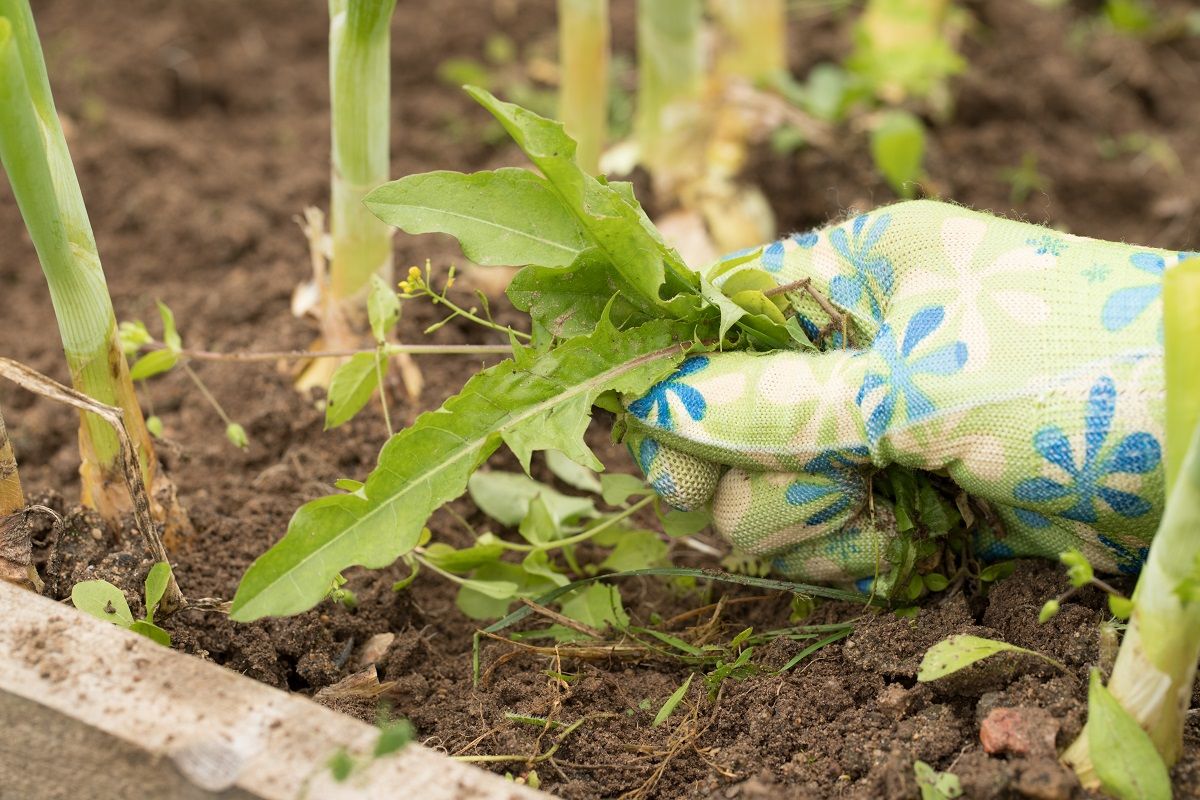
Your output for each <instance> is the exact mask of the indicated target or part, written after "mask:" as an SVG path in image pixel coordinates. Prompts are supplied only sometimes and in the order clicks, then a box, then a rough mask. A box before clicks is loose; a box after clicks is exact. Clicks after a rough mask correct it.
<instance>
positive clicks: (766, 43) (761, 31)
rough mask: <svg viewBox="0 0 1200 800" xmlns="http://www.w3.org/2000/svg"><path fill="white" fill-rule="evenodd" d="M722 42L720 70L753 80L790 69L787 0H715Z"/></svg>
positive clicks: (772, 75) (714, 4) (766, 78)
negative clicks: (788, 65)
mask: <svg viewBox="0 0 1200 800" xmlns="http://www.w3.org/2000/svg"><path fill="white" fill-rule="evenodd" d="M712 8H713V11H714V12H715V14H716V17H717V20H718V21H719V23H720V26H721V32H722V34H723V36H722V38H723V42H722V45H723V46H722V48H721V54H720V57H719V58H718V60H717V69H718V70H719V71H720V72H721V74H723V75H726V76H736V77H740V78H745V79H746V80H748V81H750V82H752V83H759V82H762V81H769V80H770V79H772V78H775V77H777V76H778V75H780V74H781V73H783V72H784V71H785V70H787V6H786V4H785V2H784V0H712Z"/></svg>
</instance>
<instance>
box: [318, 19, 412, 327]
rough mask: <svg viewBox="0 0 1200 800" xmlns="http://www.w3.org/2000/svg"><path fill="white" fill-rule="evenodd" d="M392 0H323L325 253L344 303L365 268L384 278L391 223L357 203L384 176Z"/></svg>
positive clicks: (388, 274) (360, 293)
mask: <svg viewBox="0 0 1200 800" xmlns="http://www.w3.org/2000/svg"><path fill="white" fill-rule="evenodd" d="M395 6H396V0H329V95H330V97H329V99H330V106H331V111H332V137H333V139H332V160H333V176H332V192H333V197H332V202H331V209H330V216H331V220H330V228H331V232H332V238H333V259H332V263H331V265H330V270H329V273H330V274H329V289H330V292H331V294H332V297H333V299H334V300H336V301H337V302H339V303H342V304H347V303H349V302H351V301H358V300H360V299H361V298H363V297H364V296H365V292H366V288H367V286H368V284H369V283H370V281H371V276H372V275H379V276H380V277H381V278H383V279H384V280H385V281H386V282H387V283H388V285H389V286H390V285H391V284H392V228H391V226H389V225H386V224H384V223H383V222H380V221H379V219H378V218H377V217H376V216H375V215H374V214H372V213H371V212H370V211H368V210H367V208H366V206H364V205H363V202H362V201H363V198H364V197H365V196H366V194H367V192H369V191H371V190H372V189H374V188H375V187H376V186H379V185H380V184H383V183H386V182H387V180H388V151H389V147H388V145H389V128H390V126H389V119H388V117H389V113H390V97H391V73H390V65H391V52H390V47H391V18H392V10H393V9H394V8H395Z"/></svg>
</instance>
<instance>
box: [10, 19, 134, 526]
mask: <svg viewBox="0 0 1200 800" xmlns="http://www.w3.org/2000/svg"><path fill="white" fill-rule="evenodd" d="M0 22H3V25H2V26H0V161H2V162H3V164H4V169H5V171H6V172H7V173H8V177H9V181H10V183H11V184H12V189H13V194H14V196H15V197H16V199H17V205H18V206H19V207H20V209H21V215H22V216H23V217H24V219H25V224H26V226H27V227H28V229H29V235H30V238H32V240H33V244H34V247H35V248H36V249H37V253H38V258H39V260H40V261H41V265H42V270H43V272H45V275H46V281H47V283H48V284H49V286H50V298H51V301H52V302H53V305H54V312H55V315H56V316H57V318H58V327H59V332H60V334H61V336H62V341H63V350H64V351H65V353H66V357H67V366H68V367H69V369H70V372H71V381H72V383H73V384H74V385H75V387H76V388H77V389H78V390H79V391H81V392H83V393H84V394H86V395H88V396H89V397H92V398H94V399H95V400H97V401H99V402H101V403H104V404H105V405H110V406H117V407H119V408H121V409H122V410H123V411H124V414H125V424H126V427H127V429H128V430H129V433H130V435H131V436H132V437H133V441H134V443H135V446H136V450H137V459H138V463H139V465H140V467H141V470H142V477H143V478H144V480H145V481H146V483H147V484H148V485H149V484H151V483H153V480H154V470H155V461H154V449H153V445H152V444H151V441H150V434H149V432H148V431H147V430H146V424H145V421H144V420H143V418H142V411H141V408H140V407H139V406H138V402H137V396H136V395H135V394H134V389H133V383H132V381H130V380H129V367H128V365H127V363H126V361H125V356H124V354H123V353H122V352H121V348H120V346H119V344H118V340H117V320H116V316H115V314H114V313H113V307H112V300H111V298H110V297H109V295H108V287H107V284H106V283H105V280H104V271H103V269H102V268H101V265H100V257H99V254H98V253H97V250H96V242H95V238H94V236H93V235H92V226H91V223H90V222H89V220H88V215H87V210H86V209H85V207H84V204H83V195H82V193H81V192H80V189H79V182H78V180H77V178H76V176H75V168H74V166H73V165H72V163H71V154H70V152H69V151H68V150H67V142H66V139H65V138H64V136H63V132H62V126H61V124H60V123H59V119H58V115H57V113H56V111H55V108H54V99H53V97H52V95H51V93H50V82H49V78H48V77H47V75H46V65H45V61H44V60H43V58H42V50H41V45H40V43H39V42H38V38H37V30H36V28H35V26H34V21H33V14H32V12H31V11H30V7H29V2H28V0H0ZM79 449H80V455H81V461H82V463H81V466H80V474H81V477H82V484H83V486H82V499H83V502H84V504H85V505H90V506H92V507H94V508H96V509H97V510H98V511H99V512H100V513H101V515H103V516H104V517H105V518H107V519H109V520H116V519H117V518H119V517H120V516H121V514H122V513H124V512H127V511H128V510H129V508H130V507H129V500H128V495H127V494H126V493H125V492H124V491H123V481H122V477H121V470H120V466H119V456H120V451H121V445H120V442H119V441H118V439H117V436H116V435H115V434H114V432H113V430H112V428H111V427H110V426H109V425H108V423H106V422H105V421H104V420H102V419H100V418H99V417H97V416H95V415H94V414H90V413H87V412H82V419H81V426H80V436H79Z"/></svg>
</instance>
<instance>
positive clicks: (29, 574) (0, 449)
mask: <svg viewBox="0 0 1200 800" xmlns="http://www.w3.org/2000/svg"><path fill="white" fill-rule="evenodd" d="M2 23H3V20H0V24H2ZM24 508H25V493H24V492H22V491H21V478H20V476H19V475H17V459H16V457H15V456H14V455H13V449H12V442H10V441H9V440H8V431H7V430H6V429H5V427H4V415H3V414H0V581H6V582H8V583H12V584H15V585H17V586H20V587H21V588H23V589H31V590H32V591H35V592H40V591H41V590H42V579H41V577H40V576H39V575H38V573H37V567H35V566H34V565H33V543H32V541H31V540H30V537H29V523H28V520H27V519H26V515H25V513H24Z"/></svg>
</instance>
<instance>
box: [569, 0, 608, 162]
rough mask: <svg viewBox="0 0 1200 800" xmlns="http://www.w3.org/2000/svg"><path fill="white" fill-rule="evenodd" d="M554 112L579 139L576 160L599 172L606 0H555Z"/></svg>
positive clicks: (604, 117)
mask: <svg viewBox="0 0 1200 800" xmlns="http://www.w3.org/2000/svg"><path fill="white" fill-rule="evenodd" d="M558 62H559V70H560V79H559V93H558V116H559V119H561V120H562V123H563V126H564V127H565V128H566V131H567V133H568V134H570V136H571V138H573V139H574V140H575V141H576V142H577V143H578V145H579V146H578V148H577V149H576V151H575V162H576V163H577V164H579V167H580V169H582V170H583V171H584V172H587V173H588V174H590V175H596V174H598V173H599V171H600V151H601V150H602V149H603V148H604V140H605V138H606V137H607V135H608V64H609V25H608V0H558Z"/></svg>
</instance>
